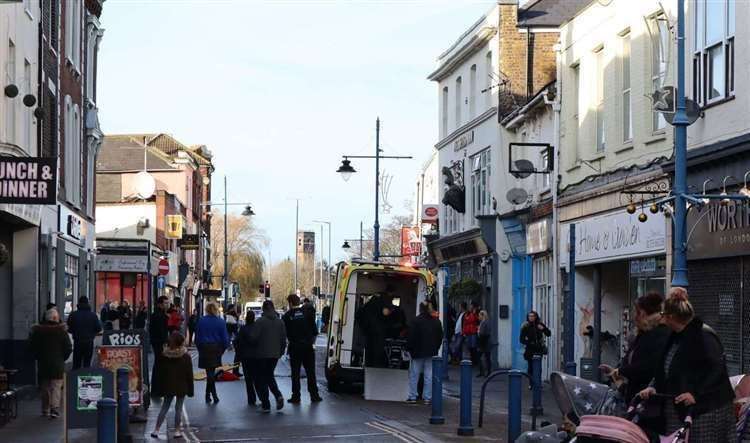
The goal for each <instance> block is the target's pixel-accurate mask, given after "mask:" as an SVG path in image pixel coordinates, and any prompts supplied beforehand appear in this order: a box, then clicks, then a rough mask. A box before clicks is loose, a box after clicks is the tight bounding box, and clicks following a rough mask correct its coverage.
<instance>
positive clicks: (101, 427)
mask: <svg viewBox="0 0 750 443" xmlns="http://www.w3.org/2000/svg"><path fill="white" fill-rule="evenodd" d="M116 412H117V402H116V401H115V400H114V399H111V398H103V399H101V400H99V401H98V402H96V443H115V441H116V440H117V420H116V419H115V415H116Z"/></svg>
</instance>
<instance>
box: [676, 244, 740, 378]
mask: <svg viewBox="0 0 750 443" xmlns="http://www.w3.org/2000/svg"><path fill="white" fill-rule="evenodd" d="M688 267H689V275H688V277H689V279H690V287H689V294H690V300H691V302H692V304H693V307H694V308H695V313H696V315H698V316H699V317H700V318H701V319H702V320H703V321H704V322H705V323H706V324H708V325H709V326H711V327H712V328H713V329H714V330H715V331H716V333H717V334H718V335H719V337H720V338H721V342H722V344H723V345H724V356H725V359H726V363H727V369H728V370H729V375H737V374H740V373H745V372H748V371H750V364H748V363H750V362H749V359H748V355H747V354H748V350H749V347H750V342H749V339H748V335H749V334H750V323H748V314H747V310H748V309H747V308H748V305H749V304H750V296H749V295H748V292H749V290H750V288H749V287H748V283H750V277H748V276H745V277H744V278H743V274H744V273H745V272H744V271H745V270H750V260H748V259H743V258H736V257H733V258H722V259H711V260H696V261H691V262H690V264H689V266H688ZM743 280H744V281H743ZM743 283H744V285H743ZM743 286H744V288H743ZM743 308H744V309H743ZM743 311H744V317H745V321H743Z"/></svg>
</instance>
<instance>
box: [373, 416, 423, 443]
mask: <svg viewBox="0 0 750 443" xmlns="http://www.w3.org/2000/svg"><path fill="white" fill-rule="evenodd" d="M365 424H366V425H367V426H370V427H372V428H375V429H379V430H381V431H383V432H387V433H388V434H390V435H392V436H394V437H396V438H397V439H399V440H401V441H403V442H406V443H421V440H419V439H418V438H416V437H414V436H413V435H409V434H407V433H406V432H404V431H401V430H398V429H396V428H393V427H391V426H388V425H386V424H385V423H383V422H379V421H374V422H372V421H371V422H366V423H365Z"/></svg>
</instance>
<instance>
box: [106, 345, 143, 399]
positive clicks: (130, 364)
mask: <svg viewBox="0 0 750 443" xmlns="http://www.w3.org/2000/svg"><path fill="white" fill-rule="evenodd" d="M97 353H98V356H99V365H100V366H101V367H103V368H106V369H109V370H110V371H112V372H113V373H114V374H115V377H117V369H118V368H120V367H127V368H128V369H130V373H129V380H128V385H129V391H130V396H129V397H130V405H131V406H140V405H141V403H142V401H143V398H142V397H143V378H142V377H141V374H142V369H143V365H142V364H141V347H140V346H100V347H99V348H97Z"/></svg>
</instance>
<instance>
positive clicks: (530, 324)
mask: <svg viewBox="0 0 750 443" xmlns="http://www.w3.org/2000/svg"><path fill="white" fill-rule="evenodd" d="M550 335H552V332H551V331H550V330H549V328H548V327H547V325H545V324H544V323H543V322H542V320H541V319H540V318H539V314H537V312H536V311H530V312H529V313H528V314H526V322H525V323H524V324H523V326H522V327H521V344H522V345H524V346H525V347H526V350H525V351H524V353H523V358H524V359H525V360H526V362H527V363H528V369H527V371H528V374H529V378H531V377H532V375H533V374H532V367H531V361H532V359H533V358H534V356H535V355H539V356H542V355H546V354H547V340H546V338H545V337H549V336H550ZM529 389H531V385H529Z"/></svg>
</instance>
